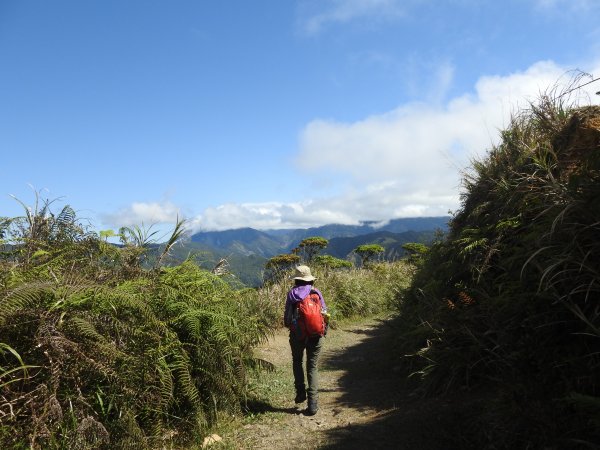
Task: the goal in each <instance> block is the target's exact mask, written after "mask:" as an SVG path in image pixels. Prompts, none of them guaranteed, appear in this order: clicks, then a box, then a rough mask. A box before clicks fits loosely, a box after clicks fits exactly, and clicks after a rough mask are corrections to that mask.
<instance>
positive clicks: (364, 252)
mask: <svg viewBox="0 0 600 450" xmlns="http://www.w3.org/2000/svg"><path fill="white" fill-rule="evenodd" d="M384 251H385V249H384V248H383V247H382V246H381V245H379V244H363V245H359V246H358V247H356V248H355V249H354V253H356V254H357V255H358V256H359V257H360V262H361V265H362V266H365V265H367V264H369V263H370V262H371V261H372V260H373V258H375V257H376V256H378V255H381V254H382V253H383V252H384Z"/></svg>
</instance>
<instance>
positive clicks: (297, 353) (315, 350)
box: [283, 266, 329, 416]
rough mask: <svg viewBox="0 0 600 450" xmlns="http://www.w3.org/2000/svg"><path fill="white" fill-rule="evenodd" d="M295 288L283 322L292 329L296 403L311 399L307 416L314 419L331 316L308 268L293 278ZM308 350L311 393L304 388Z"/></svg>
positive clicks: (299, 268) (290, 292)
mask: <svg viewBox="0 0 600 450" xmlns="http://www.w3.org/2000/svg"><path fill="white" fill-rule="evenodd" d="M293 279H294V287H293V288H292V289H290V290H289V292H288V293H287V299H286V302H285V313H284V318H283V322H284V324H285V326H286V327H288V328H289V329H290V347H291V349H292V366H293V372H294V385H295V388H296V398H295V399H294V402H295V403H303V402H304V401H305V400H306V398H307V395H306V394H307V393H308V407H307V408H306V411H305V414H306V415H309V416H313V415H315V414H316V413H317V410H318V398H317V397H318V392H317V391H318V387H319V383H318V376H317V363H318V360H319V353H320V352H321V346H322V345H323V337H324V336H325V334H326V331H327V323H326V322H328V318H329V315H328V314H327V306H326V305H325V300H324V299H323V294H321V292H320V291H319V290H318V289H315V288H314V286H313V283H314V281H315V280H316V278H315V277H314V276H312V274H311V273H310V268H309V267H308V266H298V267H296V271H295V273H294V276H293ZM304 349H306V378H307V380H308V391H307V390H306V386H305V384H304V370H303V367H302V362H303V359H304Z"/></svg>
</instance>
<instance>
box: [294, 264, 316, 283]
mask: <svg viewBox="0 0 600 450" xmlns="http://www.w3.org/2000/svg"><path fill="white" fill-rule="evenodd" d="M292 278H293V279H294V280H302V281H315V280H316V278H315V277H313V276H312V274H311V273H310V267H308V266H296V272H295V273H294V276H293V277H292Z"/></svg>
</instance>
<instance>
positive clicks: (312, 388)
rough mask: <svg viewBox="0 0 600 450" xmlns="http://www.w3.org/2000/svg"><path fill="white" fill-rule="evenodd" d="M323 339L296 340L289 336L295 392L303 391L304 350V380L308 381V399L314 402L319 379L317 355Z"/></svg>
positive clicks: (291, 335)
mask: <svg viewBox="0 0 600 450" xmlns="http://www.w3.org/2000/svg"><path fill="white" fill-rule="evenodd" d="M322 345H323V338H321V337H312V338H308V339H306V340H298V339H297V338H296V337H295V336H294V335H293V334H290V347H291V349H292V369H293V371H294V385H295V386H296V392H302V391H304V390H305V386H304V369H303V359H304V350H305V349H306V378H307V379H308V390H307V393H308V399H309V401H311V400H312V401H314V402H316V400H317V392H318V390H319V377H318V375H317V364H318V362H319V353H321V346H322Z"/></svg>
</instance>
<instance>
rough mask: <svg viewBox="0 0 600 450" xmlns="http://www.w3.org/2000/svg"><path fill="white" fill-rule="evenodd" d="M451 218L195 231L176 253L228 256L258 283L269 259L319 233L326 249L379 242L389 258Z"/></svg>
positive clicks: (344, 250)
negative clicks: (268, 228)
mask: <svg viewBox="0 0 600 450" xmlns="http://www.w3.org/2000/svg"><path fill="white" fill-rule="evenodd" d="M449 219H450V217H448V216H443V217H417V218H404V219H394V220H391V221H390V222H388V223H386V224H384V225H380V224H378V223H375V222H364V223H361V224H360V225H340V224H330V225H324V226H321V227H314V228H306V229H289V230H288V229H280V230H262V231H261V230H256V229H254V228H239V229H233V230H224V231H201V232H198V233H195V234H193V235H191V236H190V239H189V240H188V241H187V242H184V243H183V245H182V246H181V247H179V248H178V249H177V250H176V254H175V255H174V256H176V258H177V259H180V258H185V257H189V256H190V255H191V256H193V257H194V258H195V259H196V260H197V261H198V262H199V263H200V264H201V265H203V266H205V267H207V268H211V267H214V265H215V264H216V263H217V262H218V261H219V260H220V259H221V258H226V259H227V261H228V262H229V265H230V270H231V272H232V273H233V274H235V275H236V276H237V277H238V278H239V279H240V280H241V281H242V282H243V283H244V284H247V285H250V286H256V285H258V284H260V282H261V279H262V270H263V269H264V265H265V263H266V261H267V260H268V259H269V258H271V257H273V256H275V255H278V254H281V253H289V252H290V251H291V250H292V249H293V248H295V247H296V246H298V244H299V243H300V242H301V241H302V240H303V239H306V238H308V237H312V236H320V237H324V238H326V239H328V240H329V245H328V246H327V248H325V249H324V250H323V251H322V252H321V253H322V254H328V255H332V256H335V257H337V258H342V259H345V258H348V257H349V256H350V255H351V253H352V250H354V249H355V248H356V247H357V246H359V245H362V244H379V245H381V246H382V247H384V249H385V253H384V258H385V259H387V260H394V259H397V258H400V257H402V256H403V255H404V253H405V252H404V250H403V249H402V245H403V244H406V243H407V242H422V243H428V242H431V241H432V240H433V239H434V236H435V233H436V232H437V231H438V230H440V231H442V232H444V231H446V229H447V224H448V221H449Z"/></svg>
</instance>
